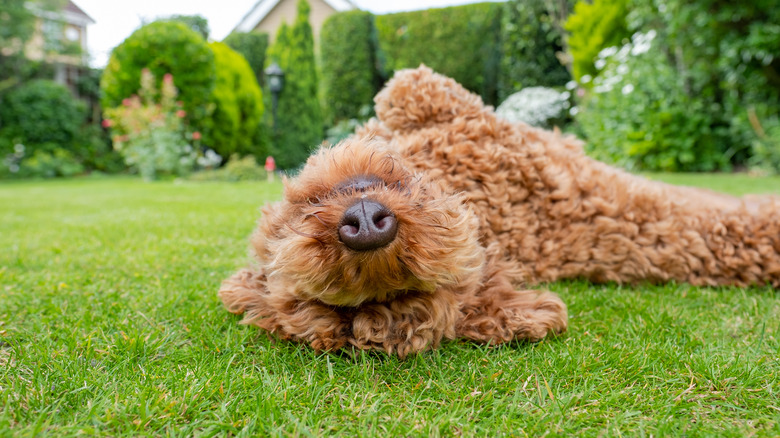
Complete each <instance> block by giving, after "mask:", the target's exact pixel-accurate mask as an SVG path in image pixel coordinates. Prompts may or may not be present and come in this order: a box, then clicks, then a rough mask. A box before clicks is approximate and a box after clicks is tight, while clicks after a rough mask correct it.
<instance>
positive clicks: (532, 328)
mask: <svg viewBox="0 0 780 438" xmlns="http://www.w3.org/2000/svg"><path fill="white" fill-rule="evenodd" d="M507 316H508V317H509V321H508V325H509V326H510V327H511V328H512V329H513V332H514V335H515V338H517V339H528V340H530V341H534V342H535V341H539V340H541V339H543V338H544V337H545V336H547V335H548V334H560V333H563V332H565V331H566V329H567V327H568V324H569V318H568V314H567V310H566V305H565V304H564V303H563V301H561V299H560V298H559V297H558V295H555V294H553V293H550V292H543V293H542V294H540V295H539V296H538V297H537V299H536V300H535V301H534V302H533V303H531V304H530V305H529V306H528V307H525V308H522V309H519V311H515V312H512V311H509V312H508V315H507Z"/></svg>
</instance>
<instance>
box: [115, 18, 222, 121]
mask: <svg viewBox="0 0 780 438" xmlns="http://www.w3.org/2000/svg"><path fill="white" fill-rule="evenodd" d="M143 69H149V70H150V71H151V73H152V74H153V76H154V77H156V78H158V79H157V80H158V86H157V87H156V88H157V89H159V81H161V80H162V78H163V77H164V76H165V75H166V74H168V73H170V74H172V75H174V76H175V77H176V81H177V84H178V86H179V89H180V90H181V94H180V95H179V99H181V101H182V103H183V105H184V109H185V110H186V111H187V114H188V118H189V121H190V122H191V123H192V124H193V125H194V126H195V127H196V129H202V123H203V121H204V120H205V119H206V117H207V116H208V115H209V113H210V108H209V102H210V100H211V92H212V90H213V89H214V80H215V76H216V70H215V65H214V54H213V52H212V51H211V50H210V49H209V47H208V45H207V44H206V41H205V40H204V39H203V37H201V36H200V35H199V34H197V33H196V32H195V31H193V30H192V29H190V28H189V27H187V25H185V24H183V23H180V22H175V21H159V22H154V23H150V24H147V25H145V26H143V27H141V28H140V29H138V30H136V31H135V32H133V34H132V35H130V36H129V37H128V38H127V39H125V40H124V42H122V44H120V45H119V46H117V47H116V48H115V49H114V51H113V52H112V53H111V57H110V59H109V61H108V65H107V66H106V68H105V71H104V72H103V77H102V78H101V81H100V88H101V91H102V92H103V97H102V100H101V103H102V105H103V108H104V109H107V108H114V107H117V106H119V105H120V104H121V103H122V101H123V100H124V99H125V98H127V97H130V96H132V95H133V94H135V93H136V91H137V90H138V84H139V83H140V81H141V71H142V70H143Z"/></svg>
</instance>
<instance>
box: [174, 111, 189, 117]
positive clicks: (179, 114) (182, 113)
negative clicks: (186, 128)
mask: <svg viewBox="0 0 780 438" xmlns="http://www.w3.org/2000/svg"><path fill="white" fill-rule="evenodd" d="M186 115H187V111H184V110H178V111H176V117H178V118H182V117H184V116H186Z"/></svg>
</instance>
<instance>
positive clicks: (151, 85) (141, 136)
mask: <svg viewBox="0 0 780 438" xmlns="http://www.w3.org/2000/svg"><path fill="white" fill-rule="evenodd" d="M155 82H156V81H155V78H154V75H153V74H152V73H151V72H150V71H149V70H146V69H144V70H143V71H142V74H141V89H140V90H139V95H140V96H138V95H133V96H132V97H129V98H127V99H125V100H124V102H123V103H122V105H121V106H119V107H116V108H111V109H108V110H106V115H107V116H108V118H107V119H106V120H105V124H106V125H107V126H111V128H112V132H113V133H114V147H115V148H116V149H117V150H118V151H119V152H120V153H121V154H122V156H123V157H124V159H125V162H126V163H127V164H128V165H129V166H132V167H134V168H136V169H137V170H138V171H139V173H140V174H141V176H143V177H144V179H147V180H151V179H155V178H156V177H157V176H158V175H159V174H160V173H169V174H174V175H182V174H186V173H188V172H190V171H191V170H192V168H193V166H194V164H195V160H196V158H197V151H196V150H195V149H194V148H193V147H192V146H191V145H190V144H189V142H188V137H189V139H194V140H197V139H198V138H199V137H200V133H198V132H195V133H193V134H190V135H188V134H187V133H186V132H185V130H184V126H183V123H182V119H183V118H184V116H185V111H184V110H183V109H181V107H180V105H179V104H178V103H177V101H176V97H177V91H176V87H175V86H174V84H173V76H172V75H170V74H168V75H165V77H164V78H163V81H162V86H161V87H160V88H159V89H158V88H157V87H156V86H155Z"/></svg>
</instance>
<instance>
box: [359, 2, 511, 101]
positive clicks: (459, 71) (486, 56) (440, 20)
mask: <svg viewBox="0 0 780 438" xmlns="http://www.w3.org/2000/svg"><path fill="white" fill-rule="evenodd" d="M501 8H502V5H500V4H497V3H477V4H470V5H464V6H457V7H449V8H441V9H428V10H423V11H414V12H402V13H397V14H388V15H379V16H377V17H376V28H377V31H378V35H379V47H380V49H381V52H382V56H383V58H384V61H383V62H385V64H384V66H383V74H384V75H385V76H386V77H389V76H391V75H392V73H393V71H395V70H399V69H402V68H414V67H417V66H419V65H420V64H421V63H424V64H426V65H427V66H429V67H431V68H432V69H434V70H436V71H437V72H439V73H441V74H444V75H447V76H449V77H451V78H453V79H455V80H456V81H458V82H459V83H460V84H462V85H463V86H464V87H466V88H467V89H469V90H471V91H473V92H475V93H478V94H480V95H481V96H482V99H483V100H484V101H485V102H486V103H488V104H495V103H496V102H497V90H496V83H497V77H498V62H499V55H500V54H499V51H498V42H499V39H500V28H501V26H500V24H501ZM347 37H349V36H348V35H347Z"/></svg>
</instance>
